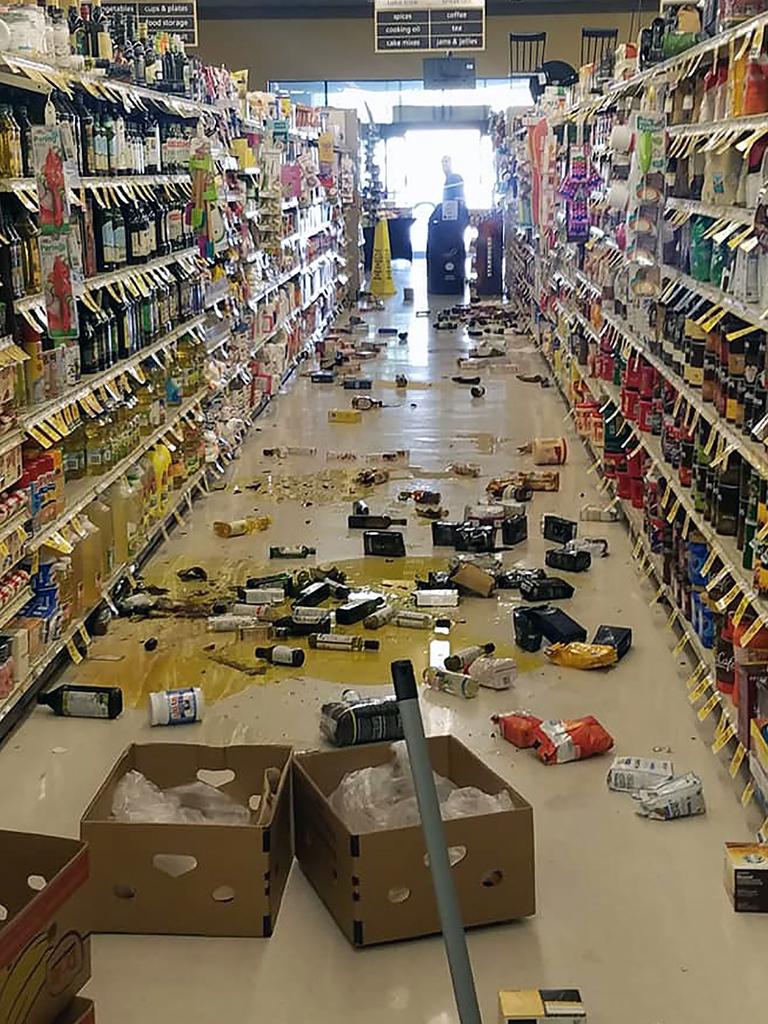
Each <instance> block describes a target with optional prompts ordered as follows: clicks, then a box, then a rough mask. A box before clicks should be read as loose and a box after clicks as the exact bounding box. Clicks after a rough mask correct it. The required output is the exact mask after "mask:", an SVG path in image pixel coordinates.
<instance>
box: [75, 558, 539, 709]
mask: <svg viewBox="0 0 768 1024" xmlns="http://www.w3.org/2000/svg"><path fill="white" fill-rule="evenodd" d="M447 563H448V560H447V558H436V557H433V556H423V557H416V556H408V557H406V558H398V559H386V558H371V557H368V558H358V559H349V560H341V561H339V562H336V563H335V564H336V566H337V567H338V568H339V569H341V570H342V571H343V572H345V573H346V575H347V579H348V582H349V584H350V585H351V586H352V587H353V588H357V589H360V590H365V589H366V588H369V589H372V590H375V591H377V592H379V593H384V594H386V595H388V596H389V597H390V598H392V599H394V600H399V601H403V602H404V603H405V602H407V599H408V597H409V596H410V594H411V593H412V591H413V589H414V578H415V577H416V576H420V577H425V576H426V575H427V573H428V572H430V571H434V570H439V569H445V568H446V566H447ZM189 564H190V558H189V557H188V556H184V557H179V558H176V559H173V560H169V561H163V562H159V561H154V562H153V563H151V564H150V566H148V567H147V570H146V572H145V579H146V581H147V582H148V583H153V584H155V585H157V586H163V587H167V588H168V590H169V596H171V597H174V598H185V599H186V598H189V597H190V595H191V594H194V595H197V596H198V597H199V599H200V602H201V608H202V607H206V606H209V604H210V600H211V595H213V594H216V595H220V596H221V597H222V598H225V597H227V596H231V588H232V587H234V586H237V585H238V584H242V583H244V582H245V580H246V579H247V577H248V576H257V575H262V574H266V573H267V572H270V571H274V568H275V567H274V564H269V565H264V564H258V563H255V562H253V561H251V560H248V559H206V560H205V567H206V569H207V571H208V573H209V575H210V577H211V584H210V585H209V586H206V585H204V584H200V583H194V584H191V583H186V584H185V583H182V582H181V581H180V580H179V579H178V578H177V576H176V572H177V570H178V569H179V568H184V567H186V566H188V565H189ZM330 607H335V604H334V603H333V602H331V603H330ZM285 612H286V613H287V612H288V606H287V605H286V606H285ZM434 614H435V615H436V616H441V614H444V615H445V616H446V617H448V618H451V619H453V620H454V624H453V626H452V628H451V629H450V632H449V634H448V636H447V637H440V638H438V639H436V638H435V634H434V633H433V632H432V631H430V630H422V629H403V628H400V627H398V626H392V625H386V626H384V627H382V628H381V629H378V630H369V629H365V627H364V626H363V625H362V623H358V624H356V625H353V626H342V627H338V628H337V629H336V632H339V633H342V632H343V633H347V634H352V635H355V636H363V637H365V638H366V639H376V640H378V641H379V643H380V649H379V650H378V651H373V652H346V651H322V650H314V649H312V648H310V647H309V644H308V641H307V639H306V638H305V637H296V638H291V639H290V640H283V641H280V642H281V643H285V644H288V645H289V646H294V647H300V648H302V649H303V650H304V651H305V662H304V665H303V667H302V668H301V669H299V670H297V669H294V668H289V667H286V666H276V665H268V664H266V663H264V662H263V661H261V660H260V659H257V658H256V657H255V654H254V648H255V647H256V646H257V642H256V641H254V640H238V639H237V638H236V636H235V634H233V633H223V634H222V633H210V632H208V631H207V628H206V622H205V618H199V619H194V618H189V619H188V618H178V617H170V618H158V619H148V620H144V621H134V622H131V621H130V620H128V619H118V620H116V621H115V622H113V623H112V625H111V627H110V631H109V633H108V634H107V636H105V637H98V638H94V644H93V647H92V652H93V654H94V655H95V656H97V657H98V656H104V655H107V656H121V660H120V661H118V662H104V661H98V660H89V659H86V660H85V661H84V662H83V663H82V664H81V665H79V666H78V669H77V671H76V673H75V674H76V677H77V682H80V683H93V684H98V685H118V686H120V687H121V688H122V690H123V695H124V699H125V703H126V705H127V706H128V707H133V708H141V707H146V706H147V704H148V700H149V694H150V693H152V692H155V691H158V690H167V689H177V688H181V687H186V686H199V687H200V688H201V689H202V690H203V693H204V694H205V699H206V701H207V702H208V703H215V702H217V701H221V700H224V699H225V698H227V697H232V696H234V695H235V694H237V693H240V692H242V691H243V690H246V689H248V688H250V687H251V686H264V685H268V684H280V683H281V682H284V681H288V680H292V681H293V682H294V685H302V684H306V686H307V688H308V692H307V695H308V696H311V687H312V680H313V679H322V680H326V681H328V682H334V683H339V684H341V685H344V686H352V687H358V686H389V685H390V684H391V677H390V662H391V661H393V660H394V659H395V658H408V659H410V660H411V661H412V662H413V666H414V670H415V673H416V677H417V678H419V679H420V678H421V675H422V673H423V671H424V669H425V668H426V667H427V666H428V665H430V664H440V663H441V659H442V660H444V659H445V657H446V656H447V654H449V653H450V651H451V650H457V649H459V648H461V647H466V646H469V645H470V644H473V643H480V642H487V641H493V642H494V643H495V644H496V654H497V655H498V656H499V657H513V658H514V659H515V661H516V662H517V665H518V671H519V672H520V673H525V672H529V671H533V670H535V669H537V668H539V667H540V666H541V665H542V663H543V658H542V657H541V656H538V655H531V654H526V652H524V651H520V650H519V649H518V648H517V647H516V646H515V644H514V641H513V634H512V624H511V611H510V610H508V608H505V607H504V606H503V605H499V604H498V603H497V600H496V599H493V598H491V599H489V600H488V601H484V600H482V599H480V598H465V599H464V600H463V602H462V604H460V605H459V607H458V608H452V609H445V610H438V609H435V610H434ZM150 637H155V638H156V639H157V641H158V644H157V648H156V650H154V651H152V652H147V651H145V650H144V641H145V640H147V639H148V638H150ZM273 642H274V641H267V642H266V643H265V644H264V646H269V645H270V644H271V643H273ZM211 644H214V645H215V654H216V655H218V656H222V657H224V658H225V659H226V660H227V661H229V662H230V663H231V662H234V663H236V664H238V665H243V666H246V667H248V668H250V669H256V668H258V667H264V669H265V672H264V674H263V675H252V674H248V673H246V672H243V671H239V670H238V669H237V668H233V667H230V665H223V664H220V663H218V662H217V661H214V660H212V658H211V657H209V656H208V652H206V651H205V650H204V648H205V647H207V646H209V645H211Z"/></svg>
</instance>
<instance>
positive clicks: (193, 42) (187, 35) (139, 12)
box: [102, 0, 197, 46]
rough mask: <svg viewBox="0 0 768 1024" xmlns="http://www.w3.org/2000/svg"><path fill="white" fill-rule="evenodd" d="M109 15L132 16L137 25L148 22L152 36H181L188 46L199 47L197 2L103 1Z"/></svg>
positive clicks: (192, 0) (189, 0) (193, 0)
mask: <svg viewBox="0 0 768 1024" xmlns="http://www.w3.org/2000/svg"><path fill="white" fill-rule="evenodd" d="M102 3H103V5H104V9H105V11H106V13H107V14H110V13H115V14H122V15H125V14H132V15H133V16H134V17H135V19H136V23H137V24H138V22H140V21H146V23H147V30H148V32H149V34H150V36H154V35H155V34H156V33H157V32H167V33H168V34H169V35H172V36H173V35H176V36H180V37H181V38H182V39H183V40H184V42H185V43H186V44H187V46H197V0H178V3H157V2H156V0H102Z"/></svg>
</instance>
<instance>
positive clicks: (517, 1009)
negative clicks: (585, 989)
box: [499, 988, 587, 1024]
mask: <svg viewBox="0 0 768 1024" xmlns="http://www.w3.org/2000/svg"><path fill="white" fill-rule="evenodd" d="M586 1019H587V1011H586V1010H585V1009H584V1004H583V1003H582V1001H581V993H580V992H579V990H578V989H577V988H529V989H512V990H510V991H508V992H499V1024H547V1021H553V1022H555V1024H585V1021H586Z"/></svg>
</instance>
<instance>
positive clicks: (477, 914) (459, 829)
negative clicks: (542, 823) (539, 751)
mask: <svg viewBox="0 0 768 1024" xmlns="http://www.w3.org/2000/svg"><path fill="white" fill-rule="evenodd" d="M427 743H428V746H429V753H430V758H431V761H432V766H433V768H434V770H435V771H436V772H438V773H439V774H440V775H443V776H446V777H447V778H449V779H451V780H452V781H453V782H455V783H456V784H457V785H459V786H477V788H478V789H481V790H483V791H484V792H486V793H491V794H496V793H499V792H501V791H502V790H506V791H507V792H508V793H509V795H510V797H511V799H512V803H513V809H512V810H509V811H501V812H499V813H496V814H484V815H478V816H474V817H468V818H457V819H454V820H451V821H446V822H445V823H444V827H445V836H446V841H447V842H448V844H449V846H450V847H453V848H456V850H457V851H458V852H459V853H460V854H462V853H463V856H461V857H460V859H459V860H458V862H456V863H455V864H454V867H453V877H454V881H455V884H456V892H457V895H458V899H459V905H460V908H461V914H462V919H463V921H464V924H465V925H466V926H467V927H469V926H472V925H481V924H493V923H497V922H501V921H511V920H515V919H517V918H521V917H528V916H530V915H531V914H533V913H534V912H535V884H534V844H533V809H532V808H531V806H530V804H529V803H528V802H527V801H526V800H525V799H524V798H523V797H522V796H520V794H519V793H516V792H515V790H514V789H512V788H511V787H510V786H508V785H507V784H506V782H504V780H503V779H502V778H500V777H499V776H498V775H496V773H495V772H493V771H491V769H490V768H488V767H487V766H486V765H485V764H484V763H483V762H482V761H481V760H480V759H479V758H478V757H476V756H475V754H473V753H472V752H471V751H470V750H468V749H467V747H465V746H464V745H463V744H462V743H460V742H459V741H458V740H457V739H455V738H454V737H453V736H432V737H430V738H429V739H428V740H427ZM390 759H391V752H390V748H389V746H388V745H386V744H382V743H377V744H368V745H365V746H359V747H348V748H345V749H342V750H329V751H309V752H304V753H299V754H295V755H294V759H293V786H294V815H295V835H296V856H297V858H298V860H299V863H300V864H301V867H302V869H303V871H304V874H305V875H306V876H307V878H308V879H309V880H310V882H311V883H312V885H313V886H314V887H315V889H316V891H317V893H318V895H319V896H320V898H321V899H322V900H323V902H324V903H325V905H326V907H327V908H328V910H329V911H330V913H331V914H332V915H333V917H334V918H335V919H336V922H337V924H338V925H339V927H340V928H341V930H342V931H343V932H344V934H345V935H346V936H347V938H348V939H349V941H350V942H351V943H352V944H353V945H355V946H370V945H374V944H375V943H379V942H392V941H394V940H397V939H413V938H417V937H418V936H422V935H433V934H435V933H436V932H439V931H440V920H439V917H438V913H437V905H436V903H435V894H434V891H433V888H432V878H431V875H430V871H429V867H428V861H427V854H426V847H425V844H424V836H423V833H422V830H421V826H411V827H408V828H400V829H389V830H382V831H375V832H366V833H361V834H357V835H356V834H352V833H351V832H350V831H349V829H348V828H347V826H346V825H345V824H344V822H342V820H341V819H340V818H339V817H338V815H337V814H336V813H335V811H334V810H333V809H332V807H331V805H330V803H329V801H328V798H329V797H330V795H331V794H332V793H333V791H334V790H335V789H336V788H337V786H338V785H339V783H340V782H341V780H342V778H343V776H344V775H345V774H346V773H347V772H350V771H354V770H356V769H359V768H365V767H369V766H372V765H378V764H383V763H385V762H387V761H389V760H390Z"/></svg>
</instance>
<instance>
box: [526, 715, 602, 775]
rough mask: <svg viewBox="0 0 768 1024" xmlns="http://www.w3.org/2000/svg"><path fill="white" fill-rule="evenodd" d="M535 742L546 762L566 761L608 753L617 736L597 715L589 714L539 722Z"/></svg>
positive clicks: (539, 754) (559, 762)
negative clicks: (603, 724) (610, 731)
mask: <svg viewBox="0 0 768 1024" xmlns="http://www.w3.org/2000/svg"><path fill="white" fill-rule="evenodd" d="M535 742H536V743H538V750H537V751H536V753H537V754H538V756H539V760H540V761H543V762H544V764H565V763H566V762H568V761H582V760H583V759H584V758H585V757H594V755H595V754H604V753H605V752H606V750H610V749H611V747H612V746H613V736H611V735H610V733H608V732H606V730H605V729H604V728H603V727H602V725H600V723H599V722H598V720H597V719H596V718H593V717H592V715H587V716H586V718H574V719H571V720H570V721H554V720H552V721H549V722H539V724H538V725H537V726H536V735H535Z"/></svg>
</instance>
